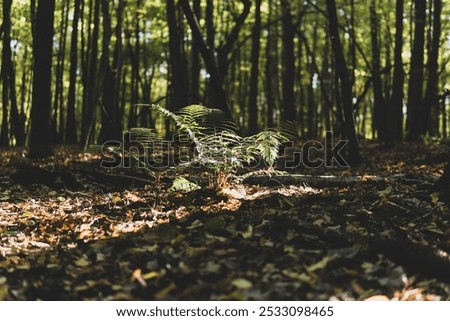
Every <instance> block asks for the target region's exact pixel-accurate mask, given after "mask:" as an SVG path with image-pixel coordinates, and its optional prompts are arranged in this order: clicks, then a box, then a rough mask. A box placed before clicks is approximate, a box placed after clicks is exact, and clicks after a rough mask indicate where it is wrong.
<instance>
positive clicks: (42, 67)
mask: <svg viewBox="0 0 450 321" xmlns="http://www.w3.org/2000/svg"><path fill="white" fill-rule="evenodd" d="M54 11H55V0H39V1H38V7H37V12H36V34H35V38H34V39H33V54H34V59H35V63H34V76H33V105H32V108H31V132H30V152H29V157H30V158H42V157H47V156H49V155H51V150H50V146H49V142H50V135H49V134H50V106H51V92H50V90H51V77H52V47H53V21H54Z"/></svg>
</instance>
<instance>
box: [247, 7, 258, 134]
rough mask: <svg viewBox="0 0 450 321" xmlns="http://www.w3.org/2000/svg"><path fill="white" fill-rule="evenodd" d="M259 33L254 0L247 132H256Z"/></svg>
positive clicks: (256, 8)
mask: <svg viewBox="0 0 450 321" xmlns="http://www.w3.org/2000/svg"><path fill="white" fill-rule="evenodd" d="M260 35H261V0H256V1H255V24H254V25H253V30H252V57H251V63H252V69H251V75H250V93H249V110H248V132H249V134H256V133H257V132H258V78H259V56H260V55H259V51H260V48H261V43H260Z"/></svg>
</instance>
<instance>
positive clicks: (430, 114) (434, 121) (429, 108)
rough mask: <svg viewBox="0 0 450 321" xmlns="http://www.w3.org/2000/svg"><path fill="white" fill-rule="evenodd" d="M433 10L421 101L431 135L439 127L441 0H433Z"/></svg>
mask: <svg viewBox="0 0 450 321" xmlns="http://www.w3.org/2000/svg"><path fill="white" fill-rule="evenodd" d="M433 4H434V10H433V32H432V39H431V47H430V51H429V52H428V64H427V67H428V79H427V83H426V91H425V97H424V101H423V119H422V121H423V122H424V123H425V126H427V127H426V128H424V129H423V130H425V132H422V134H426V132H429V133H430V134H431V135H432V136H436V135H437V132H438V128H439V117H438V114H439V100H438V95H439V94H438V80H439V74H438V60H439V49H440V44H441V42H440V40H441V13H442V0H434V1H433Z"/></svg>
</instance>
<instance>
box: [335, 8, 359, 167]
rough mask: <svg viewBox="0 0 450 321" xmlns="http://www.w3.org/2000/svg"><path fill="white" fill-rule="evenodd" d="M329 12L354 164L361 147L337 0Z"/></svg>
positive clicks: (351, 160)
mask: <svg viewBox="0 0 450 321" xmlns="http://www.w3.org/2000/svg"><path fill="white" fill-rule="evenodd" d="M327 12H328V20H329V21H328V23H329V24H328V26H329V33H330V39H331V45H332V48H333V52H334V62H335V69H336V72H337V75H338V77H339V82H340V89H341V98H342V105H343V114H344V132H345V138H346V139H348V157H349V160H348V161H349V162H350V163H352V164H358V163H360V162H361V156H360V154H359V147H358V141H357V138H356V129H355V122H354V116H353V103H352V99H353V93H352V87H351V84H350V75H349V72H348V69H347V63H346V61H345V57H344V52H343V49H342V44H341V40H340V38H339V32H338V30H339V29H338V20H337V12H336V2H335V0H328V1H327Z"/></svg>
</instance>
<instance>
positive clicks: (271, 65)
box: [265, 0, 279, 128]
mask: <svg viewBox="0 0 450 321" xmlns="http://www.w3.org/2000/svg"><path fill="white" fill-rule="evenodd" d="M269 8H271V10H269V22H270V21H271V20H272V17H273V15H272V11H275V10H276V7H275V6H274V4H273V0H269ZM272 8H273V9H272ZM267 28H268V30H267V44H266V66H265V74H266V75H265V79H266V81H265V87H266V95H267V126H268V127H269V128H273V127H274V125H275V110H276V109H277V107H278V100H279V99H278V97H279V93H278V83H279V79H278V35H277V28H278V27H277V25H275V24H270V25H269V26H268V27H267Z"/></svg>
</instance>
